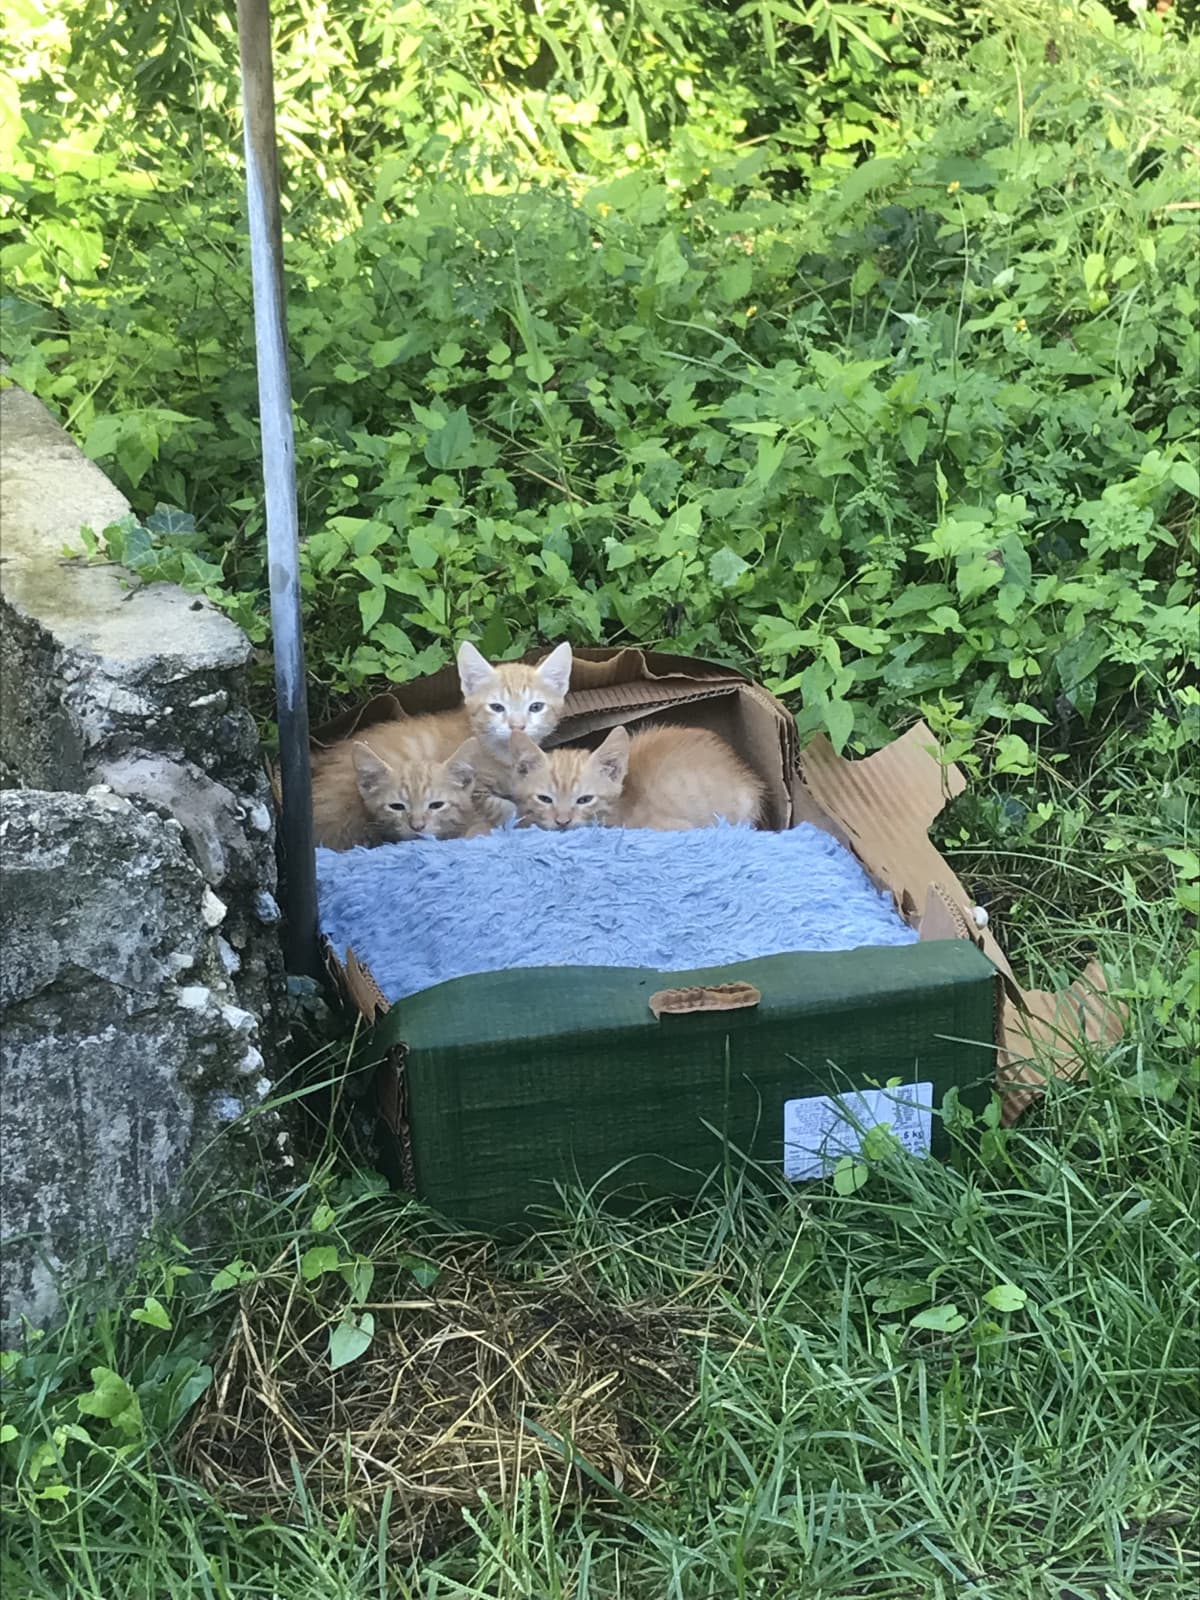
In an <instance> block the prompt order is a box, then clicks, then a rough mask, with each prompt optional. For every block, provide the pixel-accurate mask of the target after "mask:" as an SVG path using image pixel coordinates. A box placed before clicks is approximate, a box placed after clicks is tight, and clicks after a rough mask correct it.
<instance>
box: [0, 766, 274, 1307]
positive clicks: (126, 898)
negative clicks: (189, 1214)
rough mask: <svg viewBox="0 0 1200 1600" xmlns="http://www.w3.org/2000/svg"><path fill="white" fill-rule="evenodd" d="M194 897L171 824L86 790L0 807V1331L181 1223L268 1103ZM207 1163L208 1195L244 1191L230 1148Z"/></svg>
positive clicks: (214, 926) (257, 1060)
mask: <svg viewBox="0 0 1200 1600" xmlns="http://www.w3.org/2000/svg"><path fill="white" fill-rule="evenodd" d="M210 896H211V890H210V889H209V888H208V885H207V884H206V883H205V880H204V877H203V874H202V873H201V872H200V871H199V869H198V868H197V866H196V865H195V863H194V862H193V861H192V859H191V857H190V856H189V855H188V853H187V851H186V850H185V849H184V845H183V837H182V830H181V828H180V826H179V824H178V823H176V822H174V821H169V820H164V819H163V818H161V817H159V816H157V815H155V814H154V813H147V812H143V811H141V810H140V809H139V808H138V807H137V806H135V805H134V804H133V803H132V802H130V801H128V800H125V799H122V798H121V797H120V796H117V795H114V794H112V793H109V792H106V791H103V790H100V791H92V792H91V793H88V794H84V795H76V794H62V793H48V792H44V791H39V790H8V791H5V792H4V793H3V794H0V906H2V907H3V916H4V948H5V960H4V963H3V968H2V975H0V1004H2V1006H3V1011H4V1028H3V1033H2V1035H0V1074H2V1081H3V1111H4V1141H3V1143H4V1183H3V1191H2V1204H0V1253H2V1254H3V1258H4V1274H3V1279H2V1283H0V1322H2V1323H3V1324H4V1325H5V1326H6V1328H8V1329H10V1330H11V1328H12V1326H13V1324H14V1322H15V1321H16V1319H18V1318H19V1317H20V1316H21V1315H27V1316H30V1317H32V1318H33V1319H34V1320H38V1321H40V1320H44V1319H45V1318H47V1317H49V1316H51V1315H53V1312H54V1310H55V1307H56V1305H57V1298H58V1283H59V1280H60V1278H61V1277H62V1275H63V1274H64V1272H65V1274H66V1275H67V1277H70V1276H72V1275H73V1273H75V1272H77V1271H78V1269H79V1267H80V1266H81V1264H82V1263H83V1262H84V1261H85V1260H86V1259H87V1258H88V1256H89V1255H90V1254H91V1253H92V1252H93V1251H96V1250H99V1251H101V1252H102V1253H103V1255H104V1256H105V1257H107V1258H108V1259H110V1260H113V1261H121V1260H123V1259H126V1258H128V1256H129V1255H130V1254H131V1253H132V1252H133V1251H134V1250H135V1249H136V1247H137V1244H138V1242H139V1240H140V1239H141V1237H142V1235H143V1233H144V1232H145V1229H146V1227H147V1225H148V1223H149V1222H150V1220H151V1219H153V1218H155V1217H163V1218H166V1219H169V1218H170V1217H171V1216H172V1214H173V1213H176V1212H178V1211H179V1210H180V1209H181V1208H182V1207H184V1206H185V1205H186V1204H187V1202H188V1199H189V1195H188V1186H187V1181H186V1178H187V1170H188V1166H189V1163H190V1162H191V1160H192V1158H193V1156H194V1155H195V1153H196V1152H197V1150H199V1149H200V1148H203V1147H205V1146H209V1145H210V1143H211V1141H212V1138H213V1136H214V1134H216V1133H217V1132H218V1131H219V1130H220V1129H221V1128H222V1127H223V1126H224V1125H225V1124H227V1123H228V1122H230V1121H232V1120H234V1118H236V1117H238V1116H240V1115H241V1113H242V1112H243V1111H244V1110H246V1109H247V1108H249V1107H251V1106H253V1105H256V1104H258V1103H260V1102H261V1100H262V1098H263V1096H264V1095H265V1094H266V1093H267V1092H268V1091H269V1089H270V1082H269V1080H268V1078H267V1076H266V1075H265V1072H264V1064H263V1055H262V1051H261V1049H260V1048H259V1044H260V1039H259V1032H258V1022H257V1019H256V1018H255V1017H254V1016H253V1015H252V1014H251V1013H250V1012H248V1011H246V1010H245V1009H244V1008H243V1007H241V1006H239V1005H238V1004H237V1003H236V1001H237V996H236V994H235V992H234V989H233V987H232V985H231V983H230V981H229V978H228V974H227V973H226V971H225V968H224V963H223V961H222V958H221V951H220V938H221V935H220V931H219V930H220V922H219V920H217V919H215V918H214V917H213V916H212V914H211V913H210V912H209V911H208V910H207V908H206V897H210ZM211 1150H212V1153H211V1154H210V1156H209V1157H208V1159H207V1162H206V1167H205V1182H206V1184H207V1183H212V1182H214V1181H218V1182H219V1181H221V1177H222V1176H223V1177H224V1179H225V1181H227V1182H229V1183H230V1184H231V1185H233V1186H235V1187H240V1186H245V1184H246V1182H247V1174H246V1171H245V1170H244V1168H245V1166H246V1164H247V1155H246V1150H245V1148H244V1147H242V1146H240V1145H239V1144H238V1142H237V1141H236V1140H234V1139H230V1138H229V1137H228V1136H227V1137H226V1139H225V1140H224V1141H220V1142H218V1143H217V1144H215V1145H212V1146H211Z"/></svg>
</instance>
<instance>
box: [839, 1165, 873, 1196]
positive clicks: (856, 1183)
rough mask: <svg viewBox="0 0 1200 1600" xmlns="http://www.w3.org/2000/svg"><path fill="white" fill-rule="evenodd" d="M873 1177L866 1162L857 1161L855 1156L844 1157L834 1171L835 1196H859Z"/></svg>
mask: <svg viewBox="0 0 1200 1600" xmlns="http://www.w3.org/2000/svg"><path fill="white" fill-rule="evenodd" d="M870 1176H871V1169H870V1167H868V1166H867V1164H866V1162H864V1161H855V1159H854V1157H853V1156H842V1157H841V1159H840V1160H839V1161H838V1164H837V1166H836V1167H834V1169H833V1188H834V1193H835V1194H843V1195H849V1194H857V1193H858V1191H859V1190H860V1189H861V1188H862V1186H863V1184H865V1183H866V1181H867V1179H868V1178H869V1177H870Z"/></svg>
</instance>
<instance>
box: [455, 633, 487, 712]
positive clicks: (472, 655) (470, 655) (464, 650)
mask: <svg viewBox="0 0 1200 1600" xmlns="http://www.w3.org/2000/svg"><path fill="white" fill-rule="evenodd" d="M495 676H496V669H495V667H493V666H492V664H491V662H490V661H485V660H484V658H483V657H482V656H481V655H480V654H479V651H478V650H476V648H475V646H474V645H473V644H467V643H466V641H465V640H464V641H463V643H462V644H460V645H459V647H458V681H459V684H460V686H461V688H462V692H463V696H464V698H465V697H466V696H467V695H469V694H474V693H475V691H476V690H477V689H482V688H483V686H484V684H485V683H489V682H490V681H491V680H492V679H493V678H494V677H495Z"/></svg>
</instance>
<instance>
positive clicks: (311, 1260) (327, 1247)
mask: <svg viewBox="0 0 1200 1600" xmlns="http://www.w3.org/2000/svg"><path fill="white" fill-rule="evenodd" d="M337 1269H338V1252H337V1245H335V1244H314V1245H313V1246H312V1248H311V1249H309V1250H306V1251H305V1252H304V1254H303V1255H302V1256H301V1258H300V1276H301V1277H302V1278H303V1279H304V1281H305V1282H306V1283H312V1282H313V1281H314V1280H315V1279H317V1278H320V1277H322V1276H323V1275H324V1274H325V1273H326V1272H336V1271H337Z"/></svg>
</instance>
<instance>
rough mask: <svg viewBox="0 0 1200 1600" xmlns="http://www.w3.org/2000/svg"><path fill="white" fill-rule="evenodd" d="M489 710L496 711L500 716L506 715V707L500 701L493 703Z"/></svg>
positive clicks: (490, 704)
mask: <svg viewBox="0 0 1200 1600" xmlns="http://www.w3.org/2000/svg"><path fill="white" fill-rule="evenodd" d="M488 710H489V711H495V712H496V713H497V714H498V715H500V716H503V715H504V707H503V706H502V705H501V704H500V702H499V700H493V701H491V702H490V703H489V705H488Z"/></svg>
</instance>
